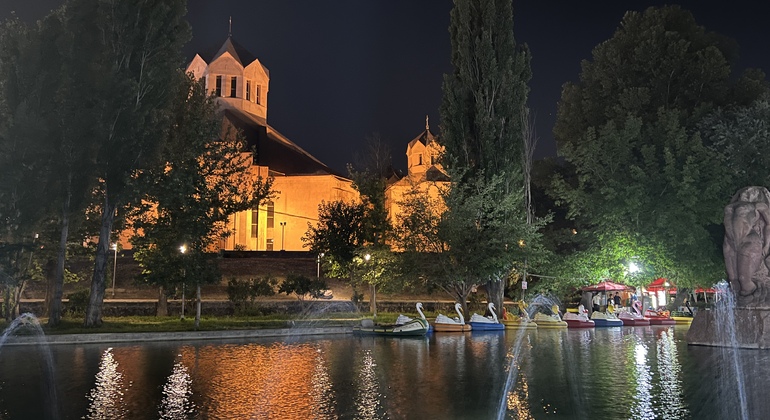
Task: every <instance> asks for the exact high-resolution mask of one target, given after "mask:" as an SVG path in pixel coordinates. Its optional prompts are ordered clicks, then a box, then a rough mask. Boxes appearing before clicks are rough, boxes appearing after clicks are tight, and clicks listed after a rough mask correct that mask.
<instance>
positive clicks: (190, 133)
mask: <svg viewBox="0 0 770 420" xmlns="http://www.w3.org/2000/svg"><path fill="white" fill-rule="evenodd" d="M180 86H181V89H179V90H178V92H176V95H175V99H174V103H173V108H172V114H171V115H172V119H171V121H170V125H169V127H168V129H167V130H166V135H167V137H166V139H165V141H164V142H163V149H162V150H161V156H162V157H163V161H162V162H161V163H160V164H159V165H157V166H155V167H151V168H149V169H147V170H145V171H143V172H142V173H141V174H139V175H138V176H137V178H136V179H137V185H138V186H139V188H140V190H141V191H143V192H144V194H143V195H142V196H141V197H142V200H141V203H139V204H138V205H137V208H136V212H135V213H134V214H132V216H134V220H133V222H132V223H133V227H134V231H136V232H141V234H140V235H137V236H136V237H134V238H133V241H134V244H135V246H136V248H137V254H136V259H137V261H139V264H140V266H141V267H142V276H143V278H144V279H145V280H146V281H148V282H150V283H152V284H156V285H159V286H161V287H163V288H165V289H166V290H168V289H169V288H170V287H172V286H178V285H179V284H180V282H181V283H186V284H193V285H195V286H196V287H197V289H198V293H200V285H201V284H202V283H214V282H218V281H219V280H220V276H219V274H218V270H217V269H216V264H215V262H214V261H212V260H211V259H210V258H209V257H207V256H206V255H205V254H206V251H208V250H209V248H210V247H211V246H212V245H213V244H214V243H215V242H216V241H218V240H220V239H224V238H225V237H227V236H228V235H229V234H230V231H228V229H227V221H228V218H229V217H230V216H231V215H232V214H235V213H237V212H240V211H245V210H248V209H252V208H257V207H258V206H259V204H260V203H261V202H262V201H263V200H265V199H268V198H269V197H271V192H270V186H271V181H270V180H263V179H262V178H261V177H260V176H257V175H254V174H253V172H252V171H251V170H250V163H251V155H250V154H249V153H243V142H242V139H241V138H240V137H239V136H238V135H237V133H225V134H226V135H225V137H226V138H225V139H223V140H220V139H218V136H219V134H220V125H221V118H219V117H218V116H217V108H218V105H217V102H216V98H215V97H213V96H207V95H206V90H205V87H204V86H203V84H202V82H199V81H196V80H195V79H194V77H193V76H192V75H185V76H184V80H183V82H182V83H181V84H180ZM182 245H184V246H185V247H186V250H187V252H186V253H185V255H183V256H180V253H179V251H178V250H179V247H180V246H182ZM180 258H182V259H183V260H184V264H187V265H189V264H196V265H200V264H210V265H211V267H210V268H208V269H206V270H203V271H197V270H196V271H190V270H186V271H187V275H185V276H182V277H181V278H180V276H178V275H171V276H169V275H168V274H169V273H167V269H168V266H169V265H172V266H173V264H169V263H170V262H173V261H175V260H179V259H180ZM193 260H195V262H193ZM204 274H206V275H204ZM163 297H164V296H163V294H162V293H161V298H163ZM198 301H200V297H198ZM198 317H199V315H198V314H197V313H196V323H197V322H198Z"/></svg>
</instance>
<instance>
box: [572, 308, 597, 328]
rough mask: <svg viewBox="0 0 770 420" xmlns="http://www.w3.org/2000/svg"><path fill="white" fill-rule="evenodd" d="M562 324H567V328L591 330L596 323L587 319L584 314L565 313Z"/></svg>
mask: <svg viewBox="0 0 770 420" xmlns="http://www.w3.org/2000/svg"><path fill="white" fill-rule="evenodd" d="M564 322H566V323H567V328H593V327H595V326H596V323H595V322H594V321H593V320H591V319H588V316H587V315H586V314H585V313H582V314H576V313H573V312H567V313H566V314H564Z"/></svg>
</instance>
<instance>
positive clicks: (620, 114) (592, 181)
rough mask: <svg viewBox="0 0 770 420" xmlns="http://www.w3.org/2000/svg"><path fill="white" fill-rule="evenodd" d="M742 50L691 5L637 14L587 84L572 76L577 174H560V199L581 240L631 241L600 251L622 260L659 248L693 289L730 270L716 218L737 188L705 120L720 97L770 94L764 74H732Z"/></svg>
mask: <svg viewBox="0 0 770 420" xmlns="http://www.w3.org/2000/svg"><path fill="white" fill-rule="evenodd" d="M734 50H735V48H734V44H733V43H732V42H730V41H729V40H726V39H725V38H723V37H720V36H718V35H715V34H711V33H707V32H706V31H705V30H704V29H703V28H702V27H700V26H698V25H697V23H696V22H695V19H694V18H693V17H692V15H691V14H690V13H689V12H687V11H685V10H682V9H681V8H679V7H676V6H670V7H669V6H666V7H662V8H649V9H647V10H646V11H645V12H644V13H637V12H628V13H627V14H626V15H625V16H624V18H623V22H622V25H621V26H620V27H619V28H618V30H617V31H616V32H615V34H614V35H613V37H612V38H611V39H609V40H608V41H606V42H603V43H602V44H600V45H599V46H597V47H596V48H595V49H594V51H593V60H592V61H584V62H583V65H582V72H581V75H580V82H579V83H577V84H571V83H568V84H566V85H565V87H564V91H563V93H562V99H561V101H560V103H559V110H558V116H557V121H556V125H555V127H554V135H555V137H556V140H557V144H558V146H559V153H560V154H561V155H562V156H564V158H565V160H566V161H567V163H568V165H569V167H570V168H572V169H574V176H570V175H568V176H567V177H560V178H559V179H557V180H556V182H555V184H554V191H556V199H557V201H558V202H559V203H560V204H566V205H567V206H568V208H569V214H568V216H569V217H570V218H571V219H573V220H574V221H575V227H576V229H577V231H578V232H580V234H579V235H578V236H579V238H580V239H582V240H583V244H582V245H580V246H579V249H582V250H583V251H584V252H592V251H593V252H599V253H601V252H602V250H604V249H608V248H609V249H613V248H614V247H615V246H616V245H620V244H623V246H627V247H629V248H627V249H625V250H624V251H623V252H621V253H620V254H617V255H618V260H615V261H614V262H611V261H608V260H607V259H606V258H605V257H607V255H605V256H595V257H592V258H589V259H588V260H592V259H593V260H594V261H596V262H600V261H601V262H603V263H605V264H609V265H608V266H605V267H604V268H602V269H610V267H611V266H616V265H619V264H622V261H621V260H622V258H621V257H620V256H628V255H640V254H645V253H647V252H653V254H654V255H652V256H650V257H649V260H650V261H654V262H656V263H657V264H660V265H659V266H656V267H655V268H654V270H655V272H656V273H657V275H662V276H667V277H671V278H679V279H680V280H679V283H678V284H680V285H682V286H686V285H688V284H693V283H696V282H699V281H702V279H704V278H710V279H715V278H719V277H718V276H721V273H722V272H723V267H722V263H721V257H720V255H719V253H718V252H717V250H718V249H719V247H718V246H717V244H716V242H717V241H721V238H718V237H719V235H718V229H715V227H718V225H719V224H721V217H722V207H723V206H724V203H726V202H727V201H729V198H730V196H731V195H732V192H730V191H728V190H730V189H731V188H730V185H729V184H730V182H729V177H727V176H726V175H727V174H726V171H725V169H724V165H722V160H721V159H720V156H719V155H718V154H717V153H715V152H714V150H713V149H711V148H709V147H708V144H707V142H705V141H704V139H703V138H702V135H701V133H700V132H699V131H698V130H697V129H696V126H697V123H698V121H700V120H701V119H702V118H703V117H704V116H705V115H707V114H708V113H709V112H710V111H711V110H712V109H714V107H715V106H719V105H726V104H730V103H736V101H738V100H740V101H751V100H753V99H755V98H756V97H758V96H759V95H760V94H761V93H762V92H761V86H762V84H761V83H753V84H752V83H750V82H751V80H754V81H756V74H755V73H750V74H747V75H745V76H744V77H743V78H742V79H741V80H740V81H739V82H738V83H737V84H733V83H731V82H730V79H729V75H730V73H731V68H730V63H731V62H733V58H734V53H733V51H734ZM751 86H754V87H755V88H756V89H755V90H754V91H751ZM737 87H740V88H741V89H737ZM747 87H748V88H747ZM618 238H633V240H629V241H625V240H623V241H618ZM575 258H577V259H578V260H583V261H586V259H585V258H584V256H581V255H576V256H575ZM623 258H625V257H623ZM671 261H674V262H675V264H674V263H670V262H671ZM664 262H666V263H664ZM593 280H596V279H590V280H585V281H593Z"/></svg>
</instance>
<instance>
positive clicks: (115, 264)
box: [110, 242, 118, 299]
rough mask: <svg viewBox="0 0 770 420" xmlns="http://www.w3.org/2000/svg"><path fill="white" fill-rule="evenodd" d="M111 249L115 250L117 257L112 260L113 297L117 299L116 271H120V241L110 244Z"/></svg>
mask: <svg viewBox="0 0 770 420" xmlns="http://www.w3.org/2000/svg"><path fill="white" fill-rule="evenodd" d="M110 249H112V250H114V251H115V257H114V258H113V262H112V298H113V299H115V273H117V271H118V243H117V242H115V243H113V244H111V245H110Z"/></svg>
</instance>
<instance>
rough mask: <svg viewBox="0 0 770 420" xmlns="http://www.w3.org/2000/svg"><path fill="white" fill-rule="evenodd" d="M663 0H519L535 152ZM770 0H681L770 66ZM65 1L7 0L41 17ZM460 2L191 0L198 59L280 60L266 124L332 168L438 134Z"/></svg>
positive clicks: (755, 60) (399, 153)
mask: <svg viewBox="0 0 770 420" xmlns="http://www.w3.org/2000/svg"><path fill="white" fill-rule="evenodd" d="M667 3H671V2H665V1H641V0H640V1H621V0H601V1H593V0H591V1H574V0H561V1H558V0H528V1H515V2H514V34H515V36H516V41H517V42H519V43H527V44H528V45H529V47H530V49H531V51H532V56H533V58H532V72H533V78H532V81H531V82H530V87H531V91H530V95H529V104H530V107H531V108H532V109H533V110H534V111H535V112H536V115H537V130H538V135H539V137H540V142H539V144H538V150H537V153H536V158H539V157H543V156H555V154H556V151H555V144H554V142H553V136H552V134H551V128H552V126H553V122H554V118H555V113H556V104H557V102H558V100H559V98H560V96H561V86H562V84H564V83H565V82H567V81H575V80H577V77H578V73H579V71H580V61H581V60H582V59H585V58H590V54H591V50H592V49H593V47H594V46H596V45H597V44H599V43H600V42H602V41H604V40H606V39H608V38H610V37H611V36H612V34H613V32H614V31H615V29H616V28H617V26H618V24H619V22H620V20H621V18H622V16H623V14H624V12H625V11H626V10H644V9H645V8H647V7H649V6H653V5H656V6H659V5H663V4H667ZM764 3H765V2H762V1H756V0H753V1H748V0H733V1H729V2H715V1H705V0H691V1H679V2H676V3H675V4H679V5H681V6H682V7H684V8H685V9H688V10H690V11H692V13H693V14H694V15H695V18H696V20H697V21H698V23H699V24H701V25H703V26H705V27H706V29H707V30H709V31H714V32H719V33H721V34H723V35H727V36H730V37H732V38H734V39H735V40H736V41H737V42H738V44H739V45H740V47H741V60H740V63H739V65H740V67H741V68H743V67H759V68H762V69H764V70H766V71H767V70H768V69H770V52H769V51H768V45H769V44H770V25H768V23H767V19H768V16H770V6H768V5H764ZM58 4H61V0H1V1H0V19H5V18H6V17H8V16H10V13H11V11H12V10H13V11H16V14H17V15H18V16H19V17H20V18H21V19H23V20H27V21H32V20H34V19H39V18H41V17H42V16H44V15H45V14H46V12H47V11H48V10H50V9H51V8H52V7H55V6H57V5H58ZM451 7H452V1H451V0H365V1H362V0H329V1H318V0H258V1H257V0H218V1H212V0H190V1H189V3H188V20H189V22H190V23H191V25H192V28H193V39H192V41H191V42H190V44H189V45H188V46H187V47H186V48H185V54H186V55H187V56H188V57H192V55H193V54H194V53H196V52H207V51H209V50H211V49H212V48H214V49H216V48H218V47H219V46H221V44H222V43H223V42H224V41H225V39H226V37H227V32H228V18H229V17H230V16H232V18H233V38H234V39H235V40H236V41H238V42H239V43H240V44H241V45H243V46H244V47H246V48H247V49H248V50H250V51H251V52H252V53H253V54H254V55H256V56H257V57H258V58H259V60H260V61H261V62H262V64H264V65H265V66H266V67H267V68H268V69H269V70H270V76H271V80H270V92H269V97H268V106H269V108H268V122H269V123H270V125H272V126H273V127H274V128H275V129H277V130H278V131H280V132H282V133H283V134H284V135H286V136H287V137H289V138H290V139H291V140H292V141H294V142H295V143H297V144H298V145H299V146H301V147H303V148H304V149H305V150H307V151H308V152H310V153H311V154H313V155H314V156H316V157H317V158H319V159H320V160H321V161H323V162H324V163H326V164H328V165H330V166H331V167H333V168H335V169H337V170H339V171H341V172H343V173H344V172H345V171H344V168H345V164H346V163H347V162H350V161H351V159H352V156H353V153H354V152H359V151H362V150H363V147H364V145H365V141H366V138H367V137H368V136H371V135H373V134H374V133H378V134H379V135H380V137H381V138H382V139H383V140H385V141H386V142H388V143H389V144H390V145H391V149H392V150H391V151H392V154H393V161H394V164H395V166H396V167H397V168H401V169H404V168H405V166H406V159H405V156H404V154H405V151H406V144H407V142H409V141H410V140H411V139H413V138H414V137H416V136H417V135H418V134H419V133H420V132H421V131H422V130H423V129H424V126H425V115H429V116H430V122H431V129H432V130H433V131H434V132H435V133H438V123H439V115H438V108H439V105H440V103H441V81H442V78H443V74H444V73H448V72H450V71H451V67H450V64H449V54H450V44H449V33H448V29H447V28H448V26H449V11H450V9H451Z"/></svg>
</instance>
